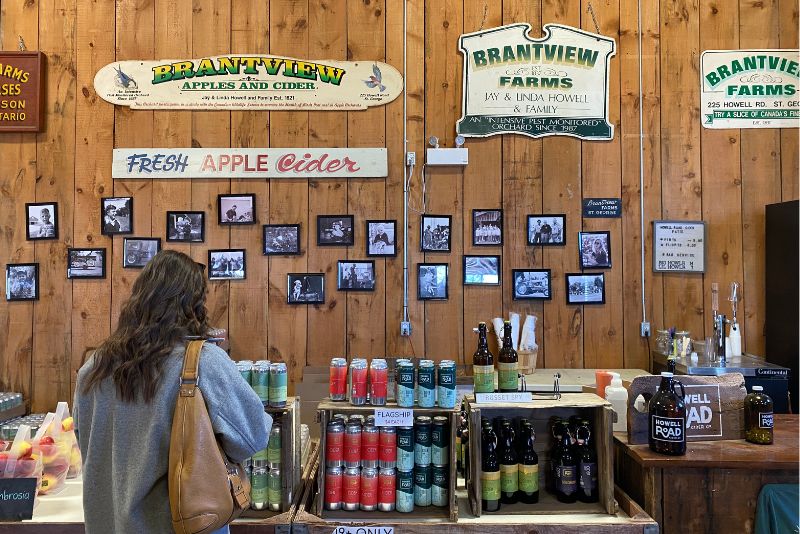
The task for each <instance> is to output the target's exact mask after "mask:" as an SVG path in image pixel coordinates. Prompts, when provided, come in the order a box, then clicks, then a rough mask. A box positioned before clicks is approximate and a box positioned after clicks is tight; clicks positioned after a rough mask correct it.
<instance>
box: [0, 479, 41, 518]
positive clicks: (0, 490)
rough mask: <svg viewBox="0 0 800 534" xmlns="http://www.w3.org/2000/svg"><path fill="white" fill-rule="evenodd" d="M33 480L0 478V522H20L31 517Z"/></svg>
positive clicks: (34, 480) (33, 490) (34, 491)
mask: <svg viewBox="0 0 800 534" xmlns="http://www.w3.org/2000/svg"><path fill="white" fill-rule="evenodd" d="M34 497H36V479H35V478H0V521H22V520H23V519H31V518H32V517H33V499H34Z"/></svg>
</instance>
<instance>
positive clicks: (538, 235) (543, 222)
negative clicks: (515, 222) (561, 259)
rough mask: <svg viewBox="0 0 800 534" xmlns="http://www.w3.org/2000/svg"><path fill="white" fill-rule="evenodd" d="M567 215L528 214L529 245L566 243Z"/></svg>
mask: <svg viewBox="0 0 800 534" xmlns="http://www.w3.org/2000/svg"><path fill="white" fill-rule="evenodd" d="M566 229H567V216H566V215H564V214H543V215H528V244H529V245H545V246H547V245H563V244H564V243H566V235H567V232H566Z"/></svg>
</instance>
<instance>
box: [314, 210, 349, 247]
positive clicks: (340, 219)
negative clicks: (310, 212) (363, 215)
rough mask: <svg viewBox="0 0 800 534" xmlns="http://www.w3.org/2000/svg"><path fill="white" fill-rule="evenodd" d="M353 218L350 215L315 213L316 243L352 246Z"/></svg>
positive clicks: (332, 245) (320, 244) (324, 245)
mask: <svg viewBox="0 0 800 534" xmlns="http://www.w3.org/2000/svg"><path fill="white" fill-rule="evenodd" d="M353 220H354V218H353V216H352V215H317V245H318V246H321V247H327V246H331V247H336V246H341V247H349V246H352V245H353V242H354V237H353Z"/></svg>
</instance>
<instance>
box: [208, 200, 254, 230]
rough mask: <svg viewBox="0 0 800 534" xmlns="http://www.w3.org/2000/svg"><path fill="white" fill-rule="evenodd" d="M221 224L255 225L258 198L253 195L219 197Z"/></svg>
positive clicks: (218, 205)
mask: <svg viewBox="0 0 800 534" xmlns="http://www.w3.org/2000/svg"><path fill="white" fill-rule="evenodd" d="M217 208H218V211H219V224H255V222H256V196H255V195H252V194H246V193H245V194H236V195H217Z"/></svg>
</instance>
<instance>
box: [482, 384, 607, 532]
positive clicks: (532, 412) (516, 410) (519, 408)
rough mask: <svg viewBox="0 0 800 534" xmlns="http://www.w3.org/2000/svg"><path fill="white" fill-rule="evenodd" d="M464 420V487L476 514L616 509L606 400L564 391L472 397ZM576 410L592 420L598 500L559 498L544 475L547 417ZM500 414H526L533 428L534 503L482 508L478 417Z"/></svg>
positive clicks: (547, 458) (548, 435) (547, 448)
mask: <svg viewBox="0 0 800 534" xmlns="http://www.w3.org/2000/svg"><path fill="white" fill-rule="evenodd" d="M467 412H468V420H469V455H470V456H469V462H470V470H469V477H468V478H467V491H468V495H469V502H470V508H471V510H472V513H473V514H474V515H475V516H476V517H480V516H481V514H482V513H483V514H486V515H494V514H497V515H511V514H527V515H531V514H587V513H588V514H591V513H597V514H615V513H617V503H616V501H615V499H614V451H613V444H612V441H613V435H612V425H613V420H614V412H613V410H612V408H611V403H609V402H608V401H606V400H603V399H601V398H600V397H598V396H597V395H594V394H591V393H564V394H562V395H561V399H560V400H553V399H537V398H535V397H534V400H533V401H532V402H519V403H517V402H493V403H481V404H478V403H476V402H475V399H474V397H470V398H468V399H467ZM573 415H577V416H581V417H584V418H586V419H588V420H589V421H590V422H591V424H592V442H593V443H594V447H595V450H596V451H597V483H598V488H599V492H600V501H599V502H597V503H582V502H580V501H578V502H575V503H573V504H565V503H561V502H559V501H558V500H557V499H556V497H555V495H553V494H552V493H550V492H548V491H547V489H546V487H545V480H546V477H547V476H548V471H549V467H550V444H551V441H552V437H551V436H552V435H551V432H550V420H551V418H552V417H561V418H562V419H568V418H569V417H570V416H573ZM498 416H503V417H506V418H508V419H513V418H515V417H525V418H527V419H528V420H530V421H531V423H532V424H533V429H534V432H535V433H536V444H535V446H534V450H535V451H536V454H538V455H539V502H538V503H537V504H524V503H516V504H501V505H500V510H499V511H498V512H484V511H483V510H482V507H481V480H480V466H481V431H480V428H481V417H486V418H488V419H490V420H491V419H493V418H495V417H498Z"/></svg>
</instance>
